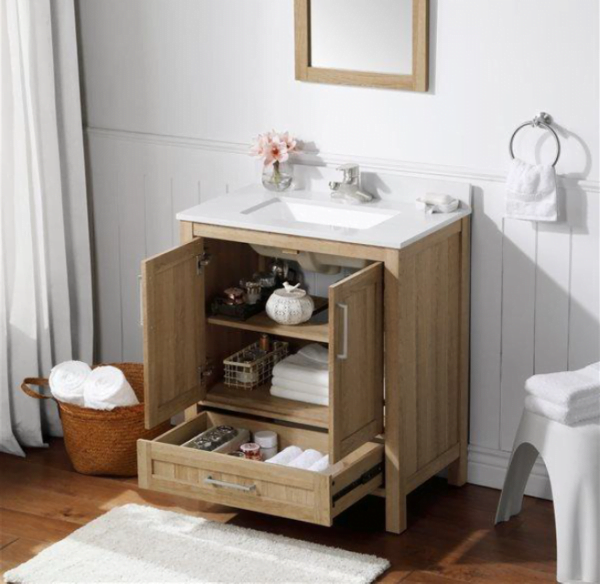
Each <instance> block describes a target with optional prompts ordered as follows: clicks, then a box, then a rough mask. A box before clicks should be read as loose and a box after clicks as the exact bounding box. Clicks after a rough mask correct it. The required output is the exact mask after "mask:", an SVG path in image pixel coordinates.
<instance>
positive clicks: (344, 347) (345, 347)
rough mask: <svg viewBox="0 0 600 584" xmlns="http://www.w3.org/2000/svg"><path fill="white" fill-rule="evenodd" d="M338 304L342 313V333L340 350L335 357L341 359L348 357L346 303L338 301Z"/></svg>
mask: <svg viewBox="0 0 600 584" xmlns="http://www.w3.org/2000/svg"><path fill="white" fill-rule="evenodd" d="M338 306H339V307H340V308H341V309H342V311H343V313H344V314H343V319H344V320H343V322H344V334H343V336H342V352H341V353H338V354H337V358H338V359H341V360H342V361H343V360H345V359H347V358H348V305H347V304H342V303H340V302H338Z"/></svg>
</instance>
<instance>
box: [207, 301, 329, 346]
mask: <svg viewBox="0 0 600 584" xmlns="http://www.w3.org/2000/svg"><path fill="white" fill-rule="evenodd" d="M312 299H313V301H314V303H315V312H314V314H315V315H317V314H320V313H321V310H322V309H323V307H324V306H325V305H326V304H327V303H328V300H327V299H326V298H319V297H315V296H312ZM208 323H209V324H214V325H217V326H224V327H229V328H235V329H239V330H246V331H254V332H258V333H267V334H269V335H276V336H280V337H287V338H290V339H302V340H305V341H314V342H316V343H329V327H328V324H327V322H326V321H325V322H321V319H315V318H314V317H313V318H312V319H311V320H309V321H308V322H304V323H302V324H297V325H293V326H292V325H283V324H279V323H277V322H275V321H273V320H271V319H270V318H269V316H268V315H267V314H266V312H261V313H260V314H257V315H255V316H252V317H250V318H249V319H248V320H244V321H239V320H236V319H233V318H229V317H227V316H211V317H209V318H208Z"/></svg>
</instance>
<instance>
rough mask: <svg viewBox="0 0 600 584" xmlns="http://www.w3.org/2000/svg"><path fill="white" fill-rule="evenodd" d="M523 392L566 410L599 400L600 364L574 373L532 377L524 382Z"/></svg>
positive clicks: (562, 372)
mask: <svg viewBox="0 0 600 584" xmlns="http://www.w3.org/2000/svg"><path fill="white" fill-rule="evenodd" d="M525 391H526V392H527V393H529V394H531V395H533V396H535V397H539V398H541V399H545V400H548V401H549V402H552V403H555V404H557V405H559V406H564V407H567V408H569V407H572V406H574V405H581V404H583V403H589V402H593V401H594V399H596V400H600V363H594V364H592V365H588V366H587V367H584V368H583V369H577V370H576V371H561V372H559V373H544V374H541V375H534V376H533V377H530V378H529V379H528V380H527V381H526V382H525Z"/></svg>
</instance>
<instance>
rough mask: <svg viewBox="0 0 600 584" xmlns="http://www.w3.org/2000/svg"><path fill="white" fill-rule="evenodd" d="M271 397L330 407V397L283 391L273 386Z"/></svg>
mask: <svg viewBox="0 0 600 584" xmlns="http://www.w3.org/2000/svg"><path fill="white" fill-rule="evenodd" d="M271 395H274V396H275V397H283V398H285V399H292V400H294V401H300V402H304V403H306V404H315V405H317V406H328V405H329V395H316V394H314V393H304V392H303V391H292V390H291V389H283V388H281V387H277V386H275V385H272V386H271Z"/></svg>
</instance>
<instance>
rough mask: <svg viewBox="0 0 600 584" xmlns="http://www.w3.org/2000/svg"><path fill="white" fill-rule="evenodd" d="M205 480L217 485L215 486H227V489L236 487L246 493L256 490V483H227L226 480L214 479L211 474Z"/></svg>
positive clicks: (208, 483) (207, 482) (209, 483)
mask: <svg viewBox="0 0 600 584" xmlns="http://www.w3.org/2000/svg"><path fill="white" fill-rule="evenodd" d="M204 482H205V483H206V484H207V485H215V487H225V488H227V489H235V490H237V491H244V492H245V493H250V492H252V491H256V485H249V486H246V485H238V484H237V483H227V482H225V481H218V480H217V479H213V478H212V477H211V476H208V477H206V478H205V479H204Z"/></svg>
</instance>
